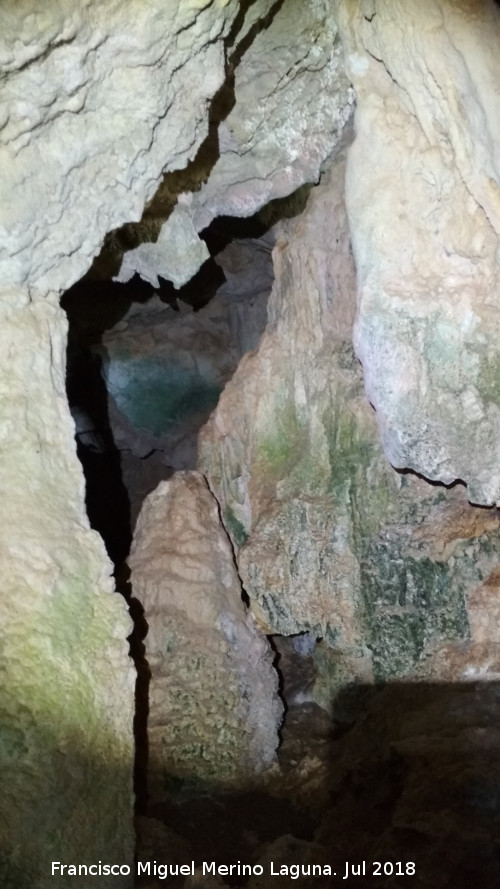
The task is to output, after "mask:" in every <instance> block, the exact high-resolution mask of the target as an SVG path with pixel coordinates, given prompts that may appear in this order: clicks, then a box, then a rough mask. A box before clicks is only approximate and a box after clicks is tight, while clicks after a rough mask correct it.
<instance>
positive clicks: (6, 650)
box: [0, 0, 239, 889]
mask: <svg viewBox="0 0 500 889" xmlns="http://www.w3.org/2000/svg"><path fill="white" fill-rule="evenodd" d="M238 9H239V6H238V4H237V3H236V2H221V0H218V2H216V3H215V4H210V5H209V6H208V7H207V6H200V4H189V5H188V6H186V4H183V3H179V4H168V5H166V4H164V3H163V2H154V3H148V4H142V3H132V2H129V3H125V4H124V3H121V2H120V3H118V2H113V0H108V2H106V3H94V2H90V0H87V2H84V3H82V4H79V6H78V9H76V8H75V7H73V6H71V7H70V6H69V5H68V4H66V3H64V2H59V0H51V2H48V3H45V4H44V5H43V9H41V8H40V6H39V4H38V3H34V2H29V0H26V2H23V3H21V4H20V3H17V2H15V3H13V2H12V3H10V2H7V3H3V4H2V8H1V10H0V33H1V35H2V36H1V42H0V56H1V64H2V73H3V78H2V83H1V87H0V90H1V102H0V104H1V107H2V119H1V123H0V126H1V132H0V140H1V144H0V166H1V170H2V175H1V180H0V231H1V239H0V282H1V284H0V313H1V324H0V327H1V339H2V350H1V352H2V356H3V359H2V360H3V361H4V367H5V371H4V374H3V375H2V379H1V383H0V393H1V394H0V400H1V405H2V411H1V415H2V422H1V427H0V436H1V459H0V473H1V476H0V486H1V492H2V496H1V498H0V512H1V525H2V541H1V551H2V582H1V585H2V595H1V597H0V616H1V619H0V627H1V628H0V639H1V643H2V644H1V646H0V674H1V677H2V680H1V693H0V713H1V721H2V731H1V733H0V772H1V774H2V794H1V799H0V825H1V828H0V830H1V839H0V882H1V883H2V885H3V886H16V887H17V889H22V887H28V886H34V885H36V886H37V887H44V886H49V885H53V883H54V880H55V879H57V882H58V885H60V886H61V887H62V886H66V885H70V884H71V883H72V881H73V880H72V878H71V877H68V876H67V875H65V876H59V877H57V878H56V877H53V876H52V875H51V871H50V862H51V861H52V860H54V861H62V862H77V863H78V862H88V863H90V862H96V861H98V860H102V861H110V860H111V861H118V862H120V863H123V864H124V865H127V864H128V865H129V866H131V867H132V863H133V849H134V840H133V831H132V812H133V795H132V767H133V749H132V748H133V738H132V719H133V708H134V681H135V676H134V670H133V666H132V662H131V661H130V660H129V658H128V645H127V641H126V637H127V636H128V634H129V633H130V631H131V629H132V625H131V621H130V618H129V617H128V615H127V612H126V607H125V603H124V601H123V600H122V599H121V598H120V597H118V596H117V595H116V594H114V592H113V588H114V584H113V580H112V578H111V572H112V566H111V564H110V562H109V560H108V558H107V556H106V554H105V550H104V546H103V544H102V541H101V540H100V538H99V537H98V535H97V534H95V533H94V532H93V531H91V530H90V528H89V523H88V519H87V516H86V513H85V506H84V480H83V476H82V470H81V467H80V464H79V463H78V460H77V457H76V450H75V443H74V438H73V435H74V427H73V424H72V421H71V417H70V414H69V410H68V405H67V400H66V395H65V350H66V337H67V322H66V316H65V314H64V312H63V311H62V309H61V308H60V307H59V297H60V294H61V291H62V290H63V289H64V288H67V287H69V286H70V285H71V284H72V283H73V282H74V281H75V280H76V279H78V278H79V277H80V276H81V275H82V274H83V273H84V272H85V271H86V270H87V269H88V267H89V265H90V263H91V261H92V259H93V257H94V255H95V254H96V253H97V252H98V251H99V249H100V246H101V243H102V241H103V238H104V235H105V234H106V232H107V231H108V230H110V229H113V228H115V227H116V226H118V225H120V224H121V223H122V222H124V221H126V220H133V219H138V218H139V217H140V216H141V213H142V210H143V206H144V203H145V201H146V200H147V199H148V197H150V196H151V195H152V194H153V192H154V191H155V189H156V187H157V185H158V182H159V180H160V178H161V175H162V173H163V170H164V169H165V167H166V165H170V168H176V167H179V166H184V165H185V164H186V163H187V162H188V160H189V159H190V158H191V157H193V155H194V154H195V153H196V150H197V146H198V145H199V143H200V142H201V141H202V139H203V138H204V136H205V134H206V132H207V129H208V103H209V100H210V98H211V96H212V94H213V93H214V92H215V91H216V89H217V88H218V86H219V85H220V83H221V82H222V79H223V77H224V60H223V47H222V43H221V38H222V36H223V35H224V34H225V33H227V31H228V30H229V28H230V26H231V23H232V22H233V21H234V19H235V17H236V15H237V13H238ZM173 46H174V48H175V49H174V51H172V47H173ZM94 880H95V878H88V879H85V878H82V879H81V881H80V883H81V885H82V886H83V885H90V882H92V883H93V882H94ZM111 884H112V885H113V886H117V885H123V886H125V885H130V878H129V877H127V876H122V877H118V878H117V877H111V878H109V877H105V876H103V877H102V878H100V885H102V886H103V887H104V886H107V885H111Z"/></svg>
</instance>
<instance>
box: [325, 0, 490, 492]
mask: <svg viewBox="0 0 500 889" xmlns="http://www.w3.org/2000/svg"><path fill="white" fill-rule="evenodd" d="M338 15H339V21H340V23H341V33H342V40H343V43H344V49H345V53H346V67H347V72H348V74H349V76H350V78H351V79H352V82H353V84H354V87H355V89H356V94H357V100H358V101H357V111H356V140H355V142H354V145H353V146H352V148H351V151H350V153H349V164H348V173H347V205H348V211H349V219H350V225H351V231H352V238H353V247H354V253H355V257H356V267H357V276H358V280H357V289H358V304H359V308H358V317H357V323H356V331H355V345H356V351H357V354H358V356H359V358H360V359H361V361H362V363H363V370H364V378H365V386H366V391H367V394H368V397H369V399H370V401H371V402H372V403H373V405H374V407H375V408H376V411H377V420H378V424H379V428H380V432H381V436H382V441H383V445H384V450H385V453H386V455H387V457H388V459H389V460H390V461H391V463H392V464H393V465H394V466H396V467H408V468H411V469H414V470H416V471H417V472H419V473H421V474H422V475H424V476H426V477H427V478H430V479H435V480H440V481H442V482H445V483H450V482H452V481H453V480H454V479H462V480H463V481H465V482H466V483H467V485H468V495H469V499H470V500H471V502H473V503H478V504H487V505H491V504H493V503H495V502H500V470H499V466H500V459H499V458H500V446H499V442H500V375H499V368H500V352H499V345H498V344H499V342H500V337H499V334H500V311H499V309H500V279H499V273H498V250H499V236H500V188H499V184H500V118H499V115H498V93H497V89H496V82H497V80H498V51H497V50H498V41H499V39H500V10H499V9H498V4H494V3H492V2H485V3H476V4H464V3H450V2H447V0H440V2H434V0H425V2H420V0H409V2H405V3H396V4H390V3H387V2H385V0H380V2H379V0H370V2H363V3H349V4H347V3H346V4H344V3H339V4H338ZM401 35H404V39H401ZM368 158H369V163H368V164H367V159H368Z"/></svg>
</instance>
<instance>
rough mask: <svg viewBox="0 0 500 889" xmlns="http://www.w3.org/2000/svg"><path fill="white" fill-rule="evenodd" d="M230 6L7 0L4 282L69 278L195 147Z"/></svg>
mask: <svg viewBox="0 0 500 889" xmlns="http://www.w3.org/2000/svg"><path fill="white" fill-rule="evenodd" d="M238 8H239V4H238V3H237V2H236V0H217V2H216V3H210V4H208V5H207V4H202V3H201V2H194V3H189V4H186V3H182V2H169V3H164V2H163V0H154V2H152V3H147V4H144V3H132V2H128V3H122V2H121V0H108V2H106V3H96V2H92V0H85V2H83V3H81V4H79V5H78V8H77V9H76V8H71V7H69V6H68V4H66V3H63V2H61V0H48V2H47V3H44V4H43V9H40V4H38V3H36V2H35V0H23V2H22V3H17V2H10V0H8V2H6V3H3V4H2V8H1V10H0V33H1V34H2V46H1V49H0V52H1V59H2V68H3V70H5V71H6V72H7V76H6V77H5V78H4V79H3V81H2V84H1V96H0V105H1V107H2V108H4V109H6V110H5V112H4V113H3V116H2V119H1V124H2V129H1V137H0V166H1V169H2V180H1V193H0V232H1V243H0V272H1V279H2V282H3V286H10V285H19V284H27V285H29V286H31V287H34V286H36V287H37V288H39V289H41V290H43V291H44V292H46V291H48V290H49V289H51V288H52V289H54V290H57V289H59V288H64V287H69V286H70V285H71V284H72V283H73V282H74V281H76V280H77V279H78V278H79V277H81V276H82V275H83V273H84V272H85V271H86V270H87V268H88V267H89V265H90V263H91V261H92V258H93V257H94V256H95V254H96V253H97V252H98V251H99V248H100V246H101V244H102V241H103V239H104V236H105V234H106V233H107V232H108V231H110V230H111V229H114V228H117V227H118V226H120V225H121V224H123V223H124V222H128V221H130V220H138V219H140V218H141V215H142V211H143V208H144V204H145V203H146V201H148V200H149V199H150V198H151V197H152V196H153V194H154V192H155V191H156V188H157V186H158V184H159V183H160V181H161V178H162V174H163V173H164V172H165V171H167V170H176V169H180V168H183V167H185V166H186V164H187V163H188V161H189V160H191V159H192V158H193V157H194V156H195V154H196V151H197V149H198V147H199V145H200V144H201V142H202V141H203V139H204V138H205V136H206V134H207V131H208V106H209V102H210V99H211V98H212V96H213V95H214V93H215V92H216V91H217V89H218V88H219V86H220V85H221V83H222V81H223V79H224V56H223V43H222V40H223V38H224V36H225V35H226V34H227V33H228V31H229V29H230V27H231V24H232V21H233V19H234V17H235V16H236V14H237V12H238ZM103 111H104V113H103Z"/></svg>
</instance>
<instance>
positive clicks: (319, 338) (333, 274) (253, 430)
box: [200, 159, 500, 708]
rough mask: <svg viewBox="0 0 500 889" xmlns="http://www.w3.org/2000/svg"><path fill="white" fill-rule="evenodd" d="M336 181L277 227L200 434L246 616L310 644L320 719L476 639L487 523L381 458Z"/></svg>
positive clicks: (489, 569) (498, 547)
mask: <svg viewBox="0 0 500 889" xmlns="http://www.w3.org/2000/svg"><path fill="white" fill-rule="evenodd" d="M343 181H344V160H343V159H341V160H339V161H337V162H336V164H335V165H334V166H333V168H332V170H331V172H330V173H329V175H328V176H325V178H324V181H323V182H322V184H321V185H320V186H318V187H317V188H315V189H313V191H312V193H311V197H310V201H309V204H308V207H307V209H306V211H305V213H304V214H303V216H302V217H299V218H298V219H297V220H296V221H295V223H294V224H289V225H288V226H287V228H288V230H287V228H285V230H284V235H283V238H282V239H281V241H278V244H277V246H276V248H275V251H274V261H275V268H276V284H275V286H274V288H273V292H272V294H271V297H270V309H269V311H270V324H269V327H268V329H267V331H266V333H265V335H264V337H263V338H262V341H261V343H260V346H259V348H258V350H257V351H256V352H255V353H253V354H250V355H247V356H245V357H244V358H243V360H242V362H241V364H240V366H239V368H238V371H237V372H236V374H235V376H234V377H233V379H232V380H231V381H230V383H229V384H228V385H227V387H226V389H225V390H224V392H223V394H222V396H221V398H220V401H219V404H218V407H217V409H216V411H215V412H214V414H213V415H212V417H211V419H210V421H209V423H208V424H207V426H206V427H205V428H204V429H203V430H202V433H201V435H200V466H202V467H203V469H204V471H205V472H206V473H207V475H208V477H209V480H210V484H211V486H212V487H213V490H214V491H216V493H217V497H218V499H219V500H220V503H221V511H222V516H223V519H224V522H225V524H226V527H227V528H228V530H229V532H230V534H231V537H232V540H233V543H234V545H235V547H236V550H237V562H238V568H239V572H240V575H241V578H242V581H243V585H244V587H245V589H246V591H247V593H248V595H249V597H250V599H251V603H252V609H253V610H254V612H255V614H256V615H257V616H258V619H259V620H260V621H261V623H262V625H263V626H264V627H265V628H266V630H267V632H274V633H283V634H293V633H298V632H301V631H304V630H307V631H309V633H311V634H312V635H313V636H315V637H318V638H321V639H322V640H323V641H322V642H321V643H320V644H319V645H318V646H317V648H316V650H315V652H314V658H315V659H316V661H317V664H318V667H319V672H320V677H321V678H320V680H319V684H318V686H317V688H316V699H317V700H319V701H320V702H321V703H322V704H323V705H324V706H326V707H327V708H328V707H329V706H330V704H331V701H332V694H333V692H332V689H334V688H336V687H337V688H338V687H339V686H341V685H342V684H344V683H345V682H347V681H348V680H349V679H350V678H353V677H356V678H357V680H358V681H363V682H370V681H371V680H372V679H373V677H375V678H379V679H381V678H387V677H391V676H403V675H405V674H406V673H407V672H408V671H409V670H410V669H412V667H413V666H414V664H415V663H416V662H418V661H419V659H420V658H421V657H422V656H423V655H424V653H425V652H426V651H427V650H428V649H432V648H433V647H434V646H436V645H439V644H440V642H441V641H442V640H454V639H457V640H465V639H468V638H469V636H470V634H471V628H472V632H473V633H475V632H476V630H475V629H474V627H478V626H479V624H480V623H481V621H480V619H479V618H472V611H473V608H474V606H473V601H476V599H477V600H478V601H480V600H481V596H480V595H479V593H478V592H477V590H478V589H479V588H483V589H484V587H483V584H484V581H485V579H486V578H487V577H489V576H492V573H493V575H494V574H495V571H496V568H495V566H496V563H497V561H498V554H499V552H500V526H499V520H498V516H497V515H496V512H495V511H493V512H492V511H490V510H479V509H477V508H474V507H472V506H470V505H469V504H468V503H467V501H466V497H465V493H464V489H463V487H460V486H458V487H456V488H454V489H450V490H446V489H445V488H443V487H441V486H432V485H429V484H428V483H427V482H425V481H424V480H423V479H420V478H418V477H416V476H414V475H412V474H404V473H398V472H396V471H395V470H394V469H392V468H391V466H390V465H389V464H388V463H387V461H386V459H385V457H384V454H383V452H382V448H381V446H380V444H379V438H378V432H377V429H376V425H375V417H374V412H373V410H372V408H371V407H370V406H369V404H368V403H367V401H366V399H365V397H364V393H363V384H362V375H361V367H360V365H359V363H358V362H357V360H356V358H355V356H354V354H353V351H352V346H351V331H352V324H353V317H354V311H355V306H354V302H355V300H354V293H355V286H354V267H353V261H352V256H351V254H350V244H349V235H348V231H347V223H346V216H345V207H344V203H343ZM326 220H327V221H328V222H326ZM495 576H496V575H495ZM492 582H493V581H492ZM471 597H472V598H471ZM474 597H476V598H474ZM482 601H483V602H484V599H483V600H482ZM483 613H484V612H483ZM469 615H470V616H471V617H469ZM483 629H484V623H483Z"/></svg>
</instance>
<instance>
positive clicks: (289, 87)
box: [120, 0, 355, 287]
mask: <svg viewBox="0 0 500 889" xmlns="http://www.w3.org/2000/svg"><path fill="white" fill-rule="evenodd" d="M252 33H253V34H255V36H254V39H253V41H252V42H251V44H250V46H249V47H248V48H247V49H246V51H245V52H244V53H243V55H242V57H241V60H240V55H241V47H243V46H244V45H245V42H246V40H247V39H248V36H249V35H251V34H252ZM229 63H230V65H231V66H234V67H235V73H234V107H233V108H232V109H231V110H230V111H229V114H228V115H227V117H226V118H225V119H223V120H222V121H221V123H220V125H219V128H218V148H219V156H218V158H217V160H216V162H215V164H214V166H213V169H212V170H211V172H210V175H209V177H208V180H207V181H206V182H205V183H203V184H202V187H201V188H200V189H199V190H198V191H195V192H187V193H185V194H182V195H181V196H180V198H179V202H178V204H177V206H176V207H175V209H174V211H173V213H172V216H171V217H170V219H168V220H167V222H166V223H165V225H164V227H163V228H164V230H165V231H166V230H169V229H170V228H171V227H172V226H173V225H177V224H178V223H176V222H175V223H174V220H175V219H176V218H177V217H179V219H180V220H183V224H184V225H186V224H187V223H186V216H188V217H189V218H190V219H191V220H192V225H193V226H194V229H196V231H198V232H200V231H202V230H203V229H204V228H206V227H207V226H208V225H209V224H210V223H211V222H212V220H213V219H215V218H216V217H217V216H223V215H229V216H239V217H247V216H252V215H253V214H254V213H256V211H257V210H259V209H260V208H261V207H263V206H264V205H265V204H266V203H267V202H269V201H271V200H274V199H276V198H281V197H285V196H287V195H289V194H291V193H292V192H294V191H295V190H296V189H297V188H299V186H301V185H303V184H304V183H305V182H315V181H316V180H317V179H318V176H319V173H320V170H321V167H322V164H323V163H324V162H325V160H326V158H327V157H328V156H329V155H330V154H331V153H332V152H333V151H334V150H335V149H336V147H337V146H338V143H339V141H340V139H341V136H342V132H343V128H344V125H345V123H346V121H347V120H348V118H349V117H350V116H351V114H352V107H353V103H354V98H355V97H354V92H353V90H352V89H351V87H350V84H349V81H348V80H347V78H346V76H345V73H344V63H343V52H342V46H341V43H340V39H339V36H338V28H337V25H336V22H335V19H334V17H333V16H332V13H331V8H330V4H329V3H328V2H327V0H316V2H314V3H303V2H302V0H288V2H287V3H285V4H283V5H281V6H279V5H276V4H270V3H269V0H260V2H257V3H253V4H252V5H251V6H250V7H249V9H248V10H247V13H246V16H245V20H244V22H243V24H242V30H241V32H240V33H239V34H238V35H237V39H236V45H235V46H233V48H232V52H231V53H230V54H229ZM312 96H314V101H311V97H312ZM162 250H163V253H162V256H161V257H159V256H158V257H157V264H156V266H155V262H154V257H155V255H156V254H157V252H158V251H157V250H155V248H154V247H152V246H151V245H149V244H143V245H141V246H140V247H138V248H137V249H136V250H134V252H133V254H134V255H133V257H132V258H131V257H130V256H129V254H126V255H125V257H124V260H123V265H122V270H121V272H120V279H122V276H123V275H129V274H131V273H132V270H137V271H138V272H139V274H141V275H143V274H144V276H145V277H146V278H147V279H148V280H151V279H152V278H153V276H154V273H155V269H156V272H157V273H159V274H161V275H163V276H164V277H167V278H168V279H169V280H171V281H173V282H174V284H175V286H176V287H177V286H179V284H180V283H183V282H184V280H187V279H188V278H187V272H186V274H185V275H184V276H181V275H180V274H179V273H178V271H177V264H178V260H177V251H176V250H175V249H172V245H171V246H169V247H168V248H167V249H166V250H165V249H164V248H163V247H162ZM200 252H201V247H200ZM195 263H196V245H195V241H194V239H192V238H191V237H190V265H189V268H190V269H192V271H191V274H193V273H194V271H196V269H195V267H194V265H195ZM198 264H199V265H201V260H200V261H199V263H198ZM169 267H170V272H168V268H169Z"/></svg>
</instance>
